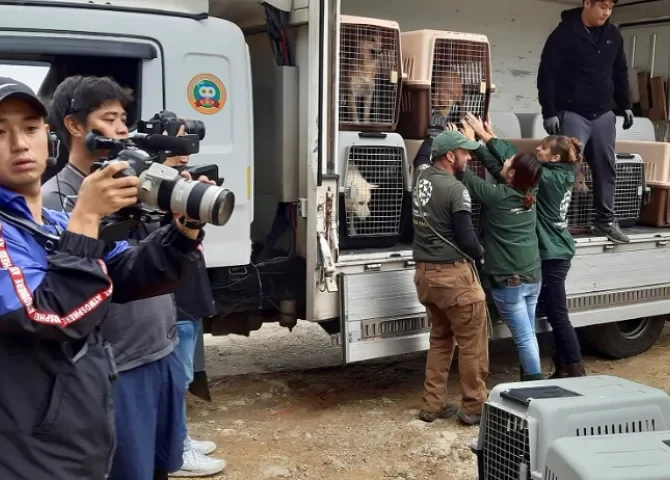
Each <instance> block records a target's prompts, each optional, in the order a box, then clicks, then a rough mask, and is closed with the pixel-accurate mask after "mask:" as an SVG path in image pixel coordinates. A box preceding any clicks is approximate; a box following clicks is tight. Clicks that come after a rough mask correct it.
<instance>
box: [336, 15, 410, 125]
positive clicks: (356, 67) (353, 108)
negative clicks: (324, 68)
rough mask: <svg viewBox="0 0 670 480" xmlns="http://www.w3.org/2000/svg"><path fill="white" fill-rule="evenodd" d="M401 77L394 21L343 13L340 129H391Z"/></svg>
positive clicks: (397, 35)
mask: <svg viewBox="0 0 670 480" xmlns="http://www.w3.org/2000/svg"><path fill="white" fill-rule="evenodd" d="M401 77H402V57H401V51H400V27H399V25H398V24H397V23H396V22H392V21H389V20H380V19H376V18H365V17H351V16H347V15H343V16H342V17H341V20H340V87H339V91H340V130H353V131H394V130H395V129H396V126H397V124H398V114H399V109H400V94H401V90H400V89H401V83H402V82H401Z"/></svg>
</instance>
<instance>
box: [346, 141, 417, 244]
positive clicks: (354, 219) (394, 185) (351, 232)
mask: <svg viewBox="0 0 670 480" xmlns="http://www.w3.org/2000/svg"><path fill="white" fill-rule="evenodd" d="M403 157H404V155H403V149H402V148H401V147H382V146H352V147H350V149H349V158H348V159H347V168H348V169H352V168H355V169H357V170H358V172H359V173H360V176H357V178H358V180H357V181H350V180H349V179H347V181H346V182H345V185H344V188H345V192H346V191H350V190H351V187H352V186H354V187H356V189H360V188H361V185H356V183H357V182H358V183H365V182H367V184H370V185H373V187H372V189H371V196H370V201H369V202H368V203H367V209H368V210H369V216H367V217H365V218H363V217H364V216H362V215H360V212H361V209H363V210H365V205H362V204H359V205H353V208H351V209H347V212H346V213H347V215H346V217H347V234H348V236H349V237H352V238H353V237H387V236H394V235H399V234H400V223H401V217H402V204H403V195H404V194H405V188H404V187H405V182H404V174H403V172H404V169H403V161H404V160H403ZM360 177H362V178H363V180H361V179H360ZM356 200H358V201H362V199H356Z"/></svg>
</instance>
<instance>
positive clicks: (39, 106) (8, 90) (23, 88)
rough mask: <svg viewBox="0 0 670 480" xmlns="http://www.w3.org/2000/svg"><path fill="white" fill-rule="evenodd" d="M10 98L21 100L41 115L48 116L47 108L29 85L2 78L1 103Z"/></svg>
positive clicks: (0, 81) (0, 88) (0, 83)
mask: <svg viewBox="0 0 670 480" xmlns="http://www.w3.org/2000/svg"><path fill="white" fill-rule="evenodd" d="M9 98H21V99H23V100H25V101H26V102H28V103H29V104H31V105H32V106H33V108H34V109H35V110H37V111H38V112H39V113H40V115H42V116H43V117H46V116H47V107H45V106H44V104H43V103H42V101H41V100H40V99H39V98H37V95H35V92H33V91H32V90H31V88H30V87H29V86H28V85H26V84H25V83H21V82H19V81H17V80H14V79H13V78H6V77H0V103H2V102H4V101H5V100H7V99H9Z"/></svg>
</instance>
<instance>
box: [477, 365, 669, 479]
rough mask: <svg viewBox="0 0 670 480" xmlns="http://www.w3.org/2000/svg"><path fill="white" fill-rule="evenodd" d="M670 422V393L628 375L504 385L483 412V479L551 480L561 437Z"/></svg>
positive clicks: (644, 429)
mask: <svg viewBox="0 0 670 480" xmlns="http://www.w3.org/2000/svg"><path fill="white" fill-rule="evenodd" d="M669 422H670V397H668V394H667V393H665V392H663V391H662V390H658V389H656V388H652V387H648V386H646V385H642V384H639V383H635V382H631V381H629V380H625V379H622V378H617V377H612V376H607V375H598V376H591V377H577V378H564V379H560V380H540V381H534V382H523V383H507V384H500V385H497V386H496V387H494V388H493V389H492V390H491V393H490V395H489V398H488V400H487V402H486V403H485V405H484V411H483V413H482V421H481V425H480V430H479V438H478V442H477V446H476V454H477V456H478V464H479V470H480V471H479V479H480V480H549V479H547V478H544V477H543V475H542V474H543V472H545V470H546V465H547V454H548V452H549V449H550V447H551V445H552V444H553V442H554V441H555V440H556V439H559V438H565V437H591V436H594V435H623V434H627V433H640V432H656V431H661V430H668V429H670V423H669ZM573 478H574V477H570V480H572V479H573ZM553 480H556V479H553ZM561 480H562V479H561ZM566 480H567V479H566Z"/></svg>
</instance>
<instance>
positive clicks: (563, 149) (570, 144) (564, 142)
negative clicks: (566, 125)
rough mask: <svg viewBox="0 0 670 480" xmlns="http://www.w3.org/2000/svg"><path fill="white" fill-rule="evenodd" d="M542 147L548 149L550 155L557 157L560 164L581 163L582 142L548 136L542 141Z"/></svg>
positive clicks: (561, 136) (570, 138) (559, 136)
mask: <svg viewBox="0 0 670 480" xmlns="http://www.w3.org/2000/svg"><path fill="white" fill-rule="evenodd" d="M542 146H543V147H544V148H548V149H549V151H550V152H551V154H552V155H558V156H559V158H560V160H559V161H560V162H561V163H581V162H583V161H584V157H583V156H582V142H580V141H579V140H578V139H576V138H574V137H566V136H565V135H550V136H548V137H546V138H545V139H544V140H542Z"/></svg>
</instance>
